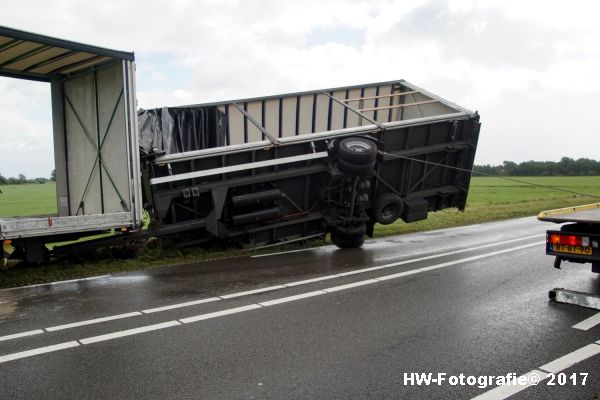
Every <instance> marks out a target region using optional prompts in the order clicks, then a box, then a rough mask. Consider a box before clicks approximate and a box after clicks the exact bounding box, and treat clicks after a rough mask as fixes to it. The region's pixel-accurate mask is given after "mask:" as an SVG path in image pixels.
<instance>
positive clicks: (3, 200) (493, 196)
mask: <svg viewBox="0 0 600 400" xmlns="http://www.w3.org/2000/svg"><path fill="white" fill-rule="evenodd" d="M515 179H518V180H520V181H524V182H528V183H531V184H535V185H541V186H543V187H536V186H531V185H528V184H525V183H517V182H512V181H507V180H504V179H500V178H488V177H485V178H481V177H475V178H473V179H472V181H471V188H470V191H469V197H468V200H467V209H466V211H465V212H459V211H458V210H456V209H449V210H444V211H439V212H436V213H430V214H429V217H428V219H427V220H425V221H419V222H414V223H411V224H406V223H404V222H402V221H399V222H396V223H394V224H391V225H387V226H382V225H376V229H375V236H376V237H381V236H387V235H393V234H399V233H408V232H415V231H424V230H432V229H441V228H448V227H453V226H460V225H469V224H476V223H481V222H486V221H496V220H502V219H509V218H517V217H523V216H528V215H536V214H537V213H539V212H540V211H542V210H547V209H552V208H561V207H567V206H573V205H579V204H586V203H593V202H598V201H600V200H598V198H591V197H585V196H581V195H576V194H573V193H566V192H562V191H558V190H554V189H551V188H550V187H555V188H561V189H566V190H570V191H573V192H579V193H587V194H590V195H594V196H598V197H600V177H532V178H529V177H526V178H521V177H519V178H515ZM0 190H2V192H3V193H2V194H0V216H15V215H20V216H23V215H36V214H51V213H55V212H56V206H55V194H54V184H53V183H48V184H44V185H16V186H0ZM320 243H322V242H320V241H313V242H311V243H310V245H311V246H315V245H319V244H320ZM294 246H297V245H287V246H285V247H284V248H294ZM276 249H277V250H270V251H280V250H281V249H282V248H281V247H279V248H276ZM267 251H269V250H262V252H267ZM248 253H250V251H245V250H224V251H223V250H218V251H217V250H204V249H200V248H186V249H162V248H161V247H160V246H159V245H157V244H156V242H155V244H154V245H152V246H148V247H146V248H145V249H144V250H143V251H141V252H140V254H139V255H138V256H137V257H135V258H133V259H127V260H123V259H113V258H111V257H110V256H108V257H103V258H102V259H98V260H94V261H85V262H82V261H67V260H61V261H53V262H52V263H50V264H49V265H48V266H45V267H41V268H40V267H38V268H30V267H23V266H18V267H13V268H9V269H6V270H4V271H0V287H10V286H20V285H27V284H33V283H40V282H49V281H53V280H62V279H72V278H79V277H85V276H92V275H98V274H105V273H112V272H118V271H125V270H133V269H140V268H148V267H154V266H160V265H165V264H181V263H187V262H194V261H201V260H207V259H214V258H225V257H235V256H243V255H246V254H248ZM104 254H110V253H109V252H104Z"/></svg>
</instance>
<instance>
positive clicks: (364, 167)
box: [338, 158, 375, 176]
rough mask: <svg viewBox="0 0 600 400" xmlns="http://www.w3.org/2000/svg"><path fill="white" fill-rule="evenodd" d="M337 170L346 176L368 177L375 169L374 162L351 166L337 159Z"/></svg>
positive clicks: (351, 164)
mask: <svg viewBox="0 0 600 400" xmlns="http://www.w3.org/2000/svg"><path fill="white" fill-rule="evenodd" d="M338 169H339V170H340V172H343V173H344V174H346V175H351V176H356V175H361V176H365V175H369V174H370V173H371V172H372V171H373V170H374V169H375V161H373V162H372V163H369V164H353V163H349V162H347V161H344V160H343V159H341V158H339V159H338Z"/></svg>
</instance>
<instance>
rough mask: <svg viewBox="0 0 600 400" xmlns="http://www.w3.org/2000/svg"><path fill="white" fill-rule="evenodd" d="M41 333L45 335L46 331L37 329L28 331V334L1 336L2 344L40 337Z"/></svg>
mask: <svg viewBox="0 0 600 400" xmlns="http://www.w3.org/2000/svg"><path fill="white" fill-rule="evenodd" d="M40 333H44V331H43V330H41V329H36V330H33V331H27V332H21V333H15V334H12V335H5V336H0V342H3V341H5V340H11V339H18V338H21V337H26V336H33V335H39V334H40Z"/></svg>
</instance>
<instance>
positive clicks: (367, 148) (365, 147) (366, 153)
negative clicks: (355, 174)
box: [338, 137, 377, 165]
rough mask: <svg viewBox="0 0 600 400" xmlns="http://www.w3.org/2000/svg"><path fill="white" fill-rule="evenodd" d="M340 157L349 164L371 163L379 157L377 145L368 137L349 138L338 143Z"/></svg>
mask: <svg viewBox="0 0 600 400" xmlns="http://www.w3.org/2000/svg"><path fill="white" fill-rule="evenodd" d="M338 158H339V159H340V160H343V161H345V162H346V163H348V164H354V165H365V164H371V163H373V162H375V158H377V146H376V145H375V143H374V142H372V141H371V140H368V139H364V138H356V137H355V138H347V139H344V140H342V141H340V144H339V145H338Z"/></svg>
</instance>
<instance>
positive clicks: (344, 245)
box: [331, 222, 367, 249]
mask: <svg viewBox="0 0 600 400" xmlns="http://www.w3.org/2000/svg"><path fill="white" fill-rule="evenodd" d="M366 231H367V226H366V224H365V223H364V222H362V223H360V224H356V225H348V226H342V225H337V226H334V227H333V229H332V230H331V241H332V242H333V244H335V245H336V246H337V247H339V248H341V249H354V248H357V247H360V246H362V244H363V243H364V241H365V233H366Z"/></svg>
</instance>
